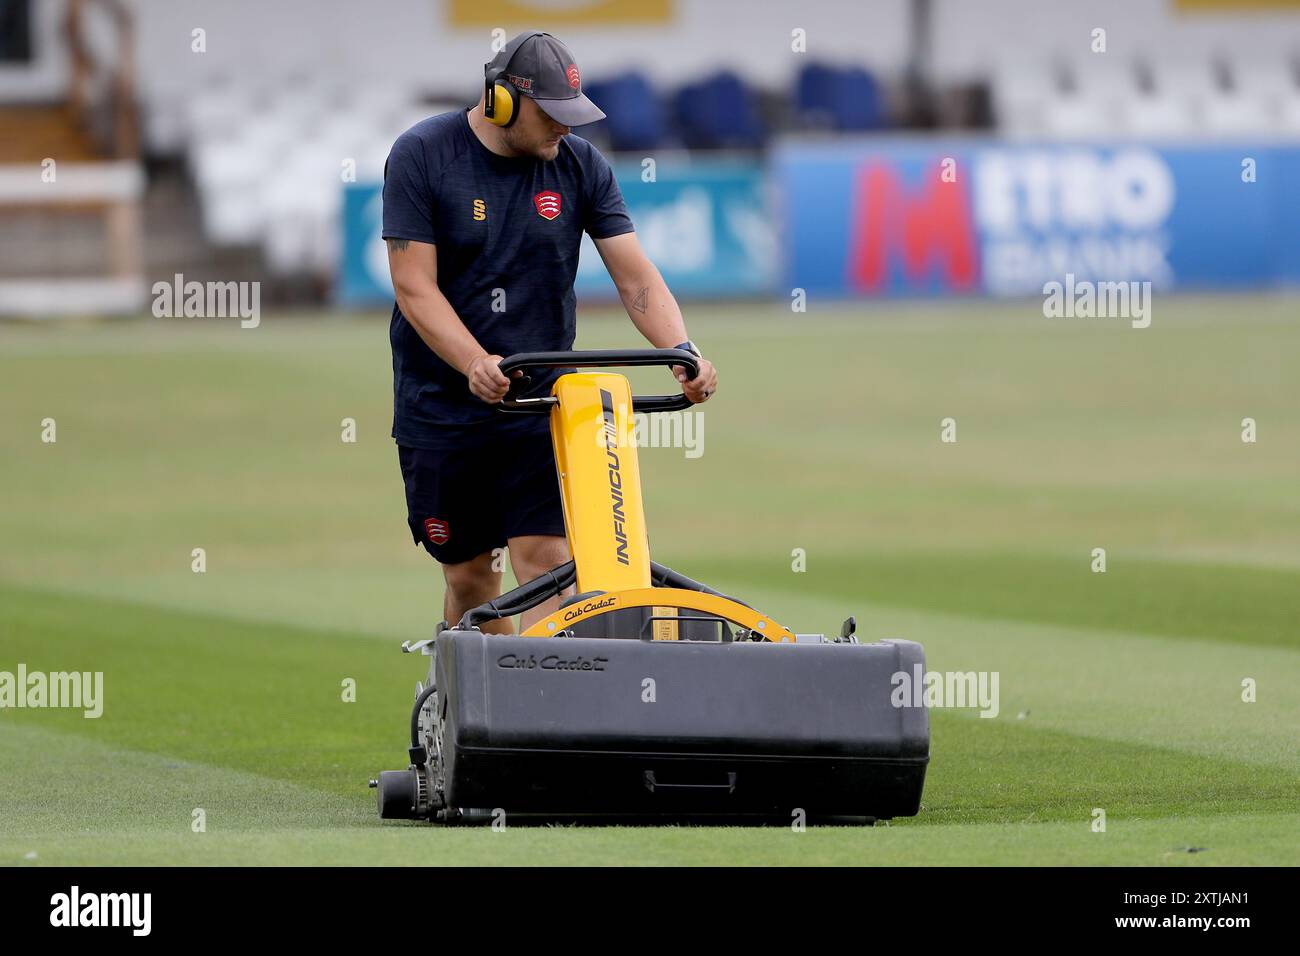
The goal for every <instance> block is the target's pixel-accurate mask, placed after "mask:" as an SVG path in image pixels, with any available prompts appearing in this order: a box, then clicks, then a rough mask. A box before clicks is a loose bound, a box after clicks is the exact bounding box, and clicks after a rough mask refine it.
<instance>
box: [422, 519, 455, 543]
mask: <svg viewBox="0 0 1300 956" xmlns="http://www.w3.org/2000/svg"><path fill="white" fill-rule="evenodd" d="M424 533H425V534H426V535H428V536H429V540H430V541H432V542H433V543H434V544H446V543H447V541H448V540H449V539H450V538H451V526H450V525H448V524H447V522H445V521H443V520H442V519H441V518H425V519H424Z"/></svg>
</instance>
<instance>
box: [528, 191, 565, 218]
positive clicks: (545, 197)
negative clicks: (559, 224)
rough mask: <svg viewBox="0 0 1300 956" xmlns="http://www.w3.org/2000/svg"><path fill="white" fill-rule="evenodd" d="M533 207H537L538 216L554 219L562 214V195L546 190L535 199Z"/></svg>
mask: <svg viewBox="0 0 1300 956" xmlns="http://www.w3.org/2000/svg"><path fill="white" fill-rule="evenodd" d="M533 205H534V206H536V207H537V215H539V216H541V217H542V218H543V219H554V218H555V217H556V216H558V215H559V214H560V194H559V193H557V192H552V191H551V190H549V189H544V190H542V191H541V192H539V193H538V194H537V195H536V196H534V197H533Z"/></svg>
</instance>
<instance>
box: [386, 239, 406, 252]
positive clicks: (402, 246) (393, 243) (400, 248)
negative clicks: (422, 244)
mask: <svg viewBox="0 0 1300 956" xmlns="http://www.w3.org/2000/svg"><path fill="white" fill-rule="evenodd" d="M410 244H411V240H410V239H389V240H388V248H389V249H392V250H393V251H394V252H405V251H406V247H407V246H409V245H410Z"/></svg>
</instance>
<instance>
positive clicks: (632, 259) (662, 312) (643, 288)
mask: <svg viewBox="0 0 1300 956" xmlns="http://www.w3.org/2000/svg"><path fill="white" fill-rule="evenodd" d="M596 251H598V252H599V253H600V257H601V259H603V260H604V262H605V268H606V269H608V270H609V275H610V278H612V279H613V280H614V285H615V286H616V287H617V288H618V295H619V298H620V299H622V300H623V308H625V309H627V314H628V318H630V319H631V320H632V324H633V325H635V326H636V327H637V329H638V330H639V331H640V332H641V334H642V335H644V336H645V337H646V340H647V341H648V342H649V343H650V344H651V345H653V346H654V347H655V348H659V349H670V348H672V347H673V346H674V345H678V344H680V343H682V342H685V341H686V339H687V335H686V322H685V320H684V319H683V318H682V310H681V309H680V308H678V306H677V300H676V299H675V298H673V294H672V293H671V292H669V291H668V286H667V284H665V282H664V277H663V276H661V275H660V274H659V270H658V269H656V268H655V264H654V263H653V262H651V261H650V259H649V257H648V256H647V255H646V254H645V252H644V250H642V248H641V243H640V241H639V240H638V239H637V237H636V233H635V232H629V233H625V234H624V235H621V236H611V237H610V238H608V239H597V240H596Z"/></svg>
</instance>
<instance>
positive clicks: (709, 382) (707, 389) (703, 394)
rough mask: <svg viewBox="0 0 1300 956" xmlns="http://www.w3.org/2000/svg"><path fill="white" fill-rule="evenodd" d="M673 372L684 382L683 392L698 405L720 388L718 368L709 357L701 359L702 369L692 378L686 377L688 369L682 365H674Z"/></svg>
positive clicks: (678, 379)
mask: <svg viewBox="0 0 1300 956" xmlns="http://www.w3.org/2000/svg"><path fill="white" fill-rule="evenodd" d="M673 374H674V375H675V376H677V381H679V382H681V383H682V394H684V395H685V396H686V397H687V398H689V399H690V400H691V401H692V402H694V403H695V404H696V405H698V404H700V403H701V402H707V401H708V400H709V396H710V395H712V394H713V393H714V392H716V391H717V390H718V370H717V369H715V368H714V367H713V363H712V362H710V361H709V360H708V359H700V371H699V374H698V375H696V376H695V377H694V378H692V379H689V380H688V379H687V378H686V369H684V368H682V367H681V366H680V365H674V366H673Z"/></svg>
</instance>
